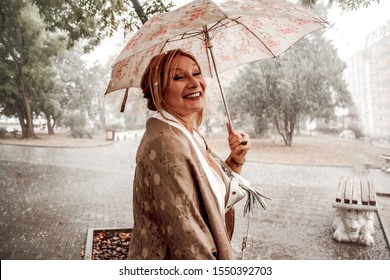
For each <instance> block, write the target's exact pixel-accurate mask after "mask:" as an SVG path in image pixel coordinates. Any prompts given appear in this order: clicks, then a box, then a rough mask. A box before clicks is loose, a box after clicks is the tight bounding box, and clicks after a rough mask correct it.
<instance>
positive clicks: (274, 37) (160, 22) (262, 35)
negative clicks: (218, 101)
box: [106, 0, 326, 93]
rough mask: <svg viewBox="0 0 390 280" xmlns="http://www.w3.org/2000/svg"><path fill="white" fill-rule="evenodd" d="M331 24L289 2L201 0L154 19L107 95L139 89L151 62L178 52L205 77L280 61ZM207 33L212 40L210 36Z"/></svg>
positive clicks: (129, 49)
mask: <svg viewBox="0 0 390 280" xmlns="http://www.w3.org/2000/svg"><path fill="white" fill-rule="evenodd" d="M325 25H326V22H325V21H324V20H323V19H321V18H319V17H318V16H317V15H315V14H313V13H312V12H310V11H308V10H306V9H304V8H303V7H301V6H299V5H297V4H293V3H291V2H287V1H284V0H246V1H239V0H215V1H212V0H196V1H193V2H190V3H189V4H187V5H185V6H183V7H181V8H179V9H177V10H174V11H171V12H168V13H164V14H160V15H157V16H154V17H153V18H151V19H150V20H149V21H148V22H146V23H145V24H144V25H143V26H142V27H141V28H140V30H139V31H138V32H137V33H136V34H135V35H134V36H133V37H132V38H131V40H130V41H129V42H128V43H127V45H126V46H125V48H124V49H123V50H122V52H121V53H120V54H119V56H118V57H117V59H116V61H115V62H114V66H113V71H112V76H111V81H110V83H109V85H108V88H107V91H106V93H109V92H112V91H115V90H118V89H122V88H130V87H139V83H140V79H141V75H142V73H143V71H144V69H145V68H146V66H147V63H148V62H149V61H150V59H151V58H152V57H153V56H155V55H157V54H158V53H161V52H164V51H168V50H171V49H174V48H182V49H184V50H186V51H189V52H191V53H192V54H194V56H195V57H196V58H197V60H198V61H199V63H200V65H201V67H202V71H203V74H204V75H205V76H213V75H215V74H216V73H215V70H214V68H213V64H212V61H210V53H209V50H208V46H209V45H210V44H211V45H212V52H213V55H214V57H215V66H216V69H217V70H218V72H223V71H226V70H229V69H231V68H233V67H236V66H239V65H241V64H245V63H248V62H251V61H256V60H260V59H265V58H270V57H276V56H278V55H280V54H281V53H282V52H284V51H285V50H286V49H288V48H289V47H290V46H291V45H293V44H294V43H296V42H297V41H298V40H300V39H301V38H302V37H304V36H306V35H307V34H309V33H311V32H313V31H315V30H318V29H321V28H323V27H325ZM206 31H207V36H206ZM208 36H209V37H210V38H211V41H210V42H206V38H207V37H208Z"/></svg>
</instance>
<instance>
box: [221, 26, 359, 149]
mask: <svg viewBox="0 0 390 280" xmlns="http://www.w3.org/2000/svg"><path fill="white" fill-rule="evenodd" d="M324 57H326V58H327V59H326V60H324V59H323V58H324ZM345 67H346V66H345V63H344V62H342V61H341V60H340V59H339V58H338V56H337V53H336V50H335V48H334V47H333V45H332V44H331V43H330V42H329V41H328V40H326V39H325V38H324V37H323V36H322V35H321V33H320V32H319V33H316V35H314V36H311V37H307V38H304V39H302V40H301V41H300V42H298V43H297V44H295V45H294V46H293V47H291V48H290V49H289V50H288V51H286V52H285V53H283V54H282V55H280V56H279V57H278V58H275V59H269V60H263V61H259V62H256V63H252V64H251V65H248V66H247V67H245V68H243V71H242V72H241V73H242V74H241V75H240V77H238V79H237V80H236V82H235V83H232V84H233V86H232V87H231V88H229V89H228V91H227V93H228V100H229V102H230V104H231V105H232V108H233V110H232V111H233V112H237V111H239V112H241V114H243V113H244V114H245V112H246V113H247V114H250V115H251V116H252V117H254V118H255V121H256V123H258V125H259V127H261V128H264V120H265V119H266V120H269V121H272V122H273V124H274V125H275V127H276V129H277V130H278V132H279V134H280V135H281V136H282V138H283V140H284V143H285V145H286V146H291V144H292V140H293V134H294V130H295V129H296V127H297V125H298V123H299V121H300V119H301V118H302V117H303V116H309V117H310V118H325V119H327V120H330V118H331V117H332V116H333V114H334V108H335V106H340V105H344V106H347V105H349V104H351V102H352V98H351V96H350V94H349V92H348V91H347V88H346V83H345V81H344V80H343V78H342V73H343V70H344V69H345ZM242 108H246V110H245V111H243V110H242Z"/></svg>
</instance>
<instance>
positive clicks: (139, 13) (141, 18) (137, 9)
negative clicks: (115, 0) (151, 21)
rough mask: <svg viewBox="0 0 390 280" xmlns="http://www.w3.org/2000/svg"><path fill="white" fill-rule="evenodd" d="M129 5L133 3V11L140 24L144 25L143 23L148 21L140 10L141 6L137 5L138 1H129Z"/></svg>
mask: <svg viewBox="0 0 390 280" xmlns="http://www.w3.org/2000/svg"><path fill="white" fill-rule="evenodd" d="M131 3H133V7H134V10H135V12H136V13H137V15H138V17H139V19H140V20H141V22H142V24H145V22H147V21H148V17H147V16H146V14H145V12H144V10H143V9H142V6H141V4H140V3H139V1H138V0H131Z"/></svg>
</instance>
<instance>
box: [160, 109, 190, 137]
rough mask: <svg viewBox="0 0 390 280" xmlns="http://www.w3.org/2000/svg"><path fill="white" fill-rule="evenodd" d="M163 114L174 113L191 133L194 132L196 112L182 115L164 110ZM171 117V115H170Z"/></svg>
mask: <svg viewBox="0 0 390 280" xmlns="http://www.w3.org/2000/svg"><path fill="white" fill-rule="evenodd" d="M162 113H163V116H164V113H165V114H166V113H168V114H170V115H172V116H173V117H175V118H176V120H178V121H179V122H180V123H181V124H182V125H183V126H184V127H185V128H186V129H187V130H188V131H189V132H190V133H191V134H193V133H194V123H195V114H192V115H189V116H180V115H178V114H175V113H173V112H169V111H163V112H162ZM168 119H169V117H168Z"/></svg>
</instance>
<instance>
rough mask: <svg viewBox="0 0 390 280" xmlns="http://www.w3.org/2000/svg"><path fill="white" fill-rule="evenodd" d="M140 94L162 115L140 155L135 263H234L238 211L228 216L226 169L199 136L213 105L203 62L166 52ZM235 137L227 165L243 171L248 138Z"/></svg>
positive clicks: (151, 127) (148, 126) (150, 67)
mask: <svg viewBox="0 0 390 280" xmlns="http://www.w3.org/2000/svg"><path fill="white" fill-rule="evenodd" d="M141 88H142V91H143V93H144V97H145V98H146V99H147V101H148V108H149V109H150V110H153V111H157V112H158V113H159V114H157V115H156V116H155V117H152V118H150V119H149V120H148V121H147V124H146V132H145V134H144V136H143V138H142V141H141V143H140V146H139V148H138V152H137V159H136V161H137V167H136V171H135V176H134V185H133V214H134V227H133V233H132V239H131V243H130V250H129V251H130V253H129V259H193V260H196V259H234V253H233V250H232V248H231V245H230V239H231V236H232V233H233V225H234V210H230V211H225V207H224V204H225V194H226V189H225V185H224V184H223V181H222V179H221V173H220V172H221V171H220V169H219V168H218V166H217V164H216V162H215V161H214V159H213V158H212V156H211V155H210V153H209V152H208V149H207V146H206V143H205V142H204V140H203V139H202V137H201V136H200V135H199V134H198V132H197V129H198V128H199V126H200V125H201V122H202V117H203V110H204V106H205V99H206V82H205V79H204V78H203V76H202V73H201V69H200V67H199V64H198V63H197V61H196V59H195V58H194V57H193V56H192V55H191V54H189V53H186V52H184V51H182V50H180V49H176V50H172V51H168V52H166V53H162V54H159V55H157V56H156V57H154V58H153V59H152V60H151V61H150V63H149V65H148V67H147V69H146V70H145V72H144V75H143V77H142V79H141ZM228 131H229V137H228V142H229V146H230V149H231V153H230V155H229V157H228V159H227V160H226V163H227V164H228V165H229V166H230V167H231V168H232V169H233V170H234V171H236V172H237V173H240V171H241V168H242V165H243V163H244V161H245V156H246V154H247V152H248V150H249V147H250V145H249V138H248V136H247V135H246V134H244V133H243V132H242V131H231V129H230V128H229V126H228ZM225 212H226V213H225Z"/></svg>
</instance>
